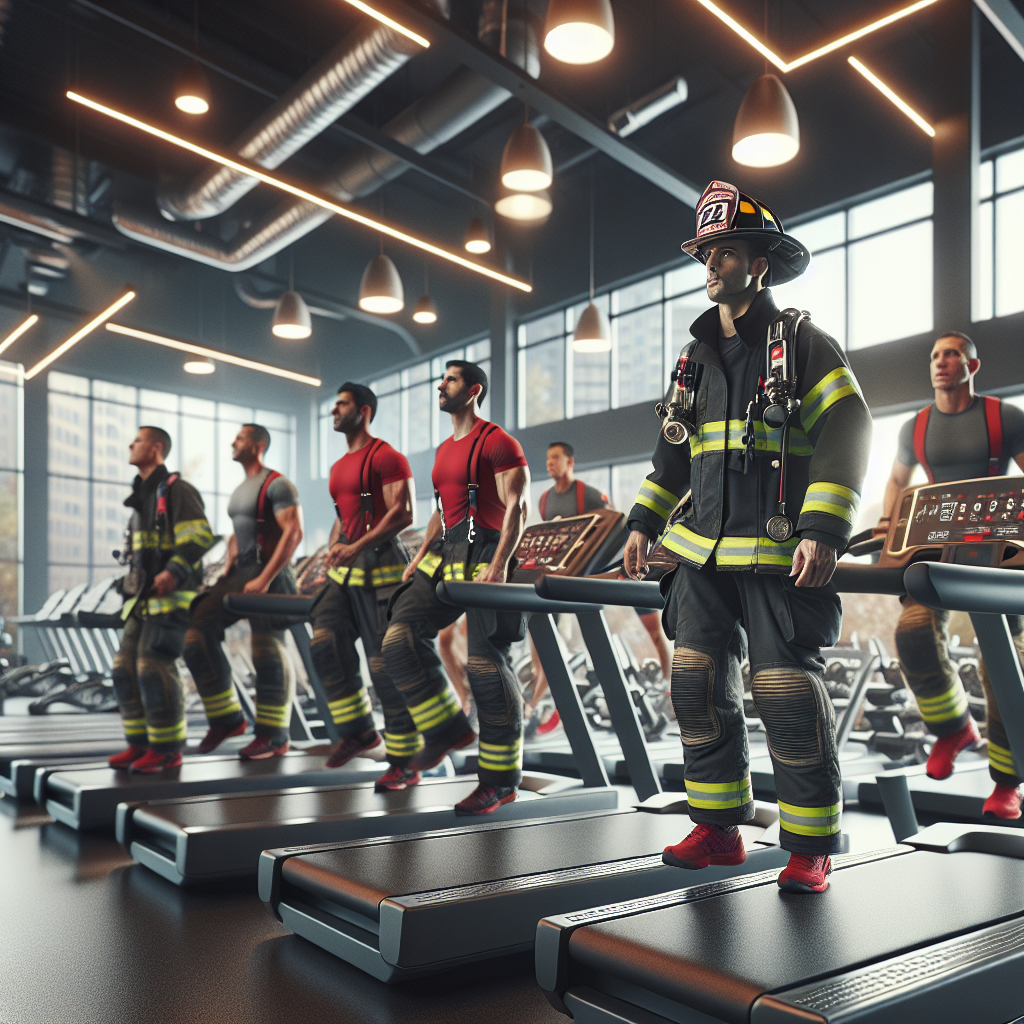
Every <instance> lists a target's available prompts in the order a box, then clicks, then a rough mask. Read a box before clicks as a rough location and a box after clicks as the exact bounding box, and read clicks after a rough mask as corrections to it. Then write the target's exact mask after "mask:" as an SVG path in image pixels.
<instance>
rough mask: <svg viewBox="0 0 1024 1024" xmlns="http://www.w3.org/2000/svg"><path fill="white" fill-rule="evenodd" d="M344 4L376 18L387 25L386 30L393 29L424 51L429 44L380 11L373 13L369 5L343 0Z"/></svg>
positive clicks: (358, 0) (352, 0) (360, 0)
mask: <svg viewBox="0 0 1024 1024" xmlns="http://www.w3.org/2000/svg"><path fill="white" fill-rule="evenodd" d="M345 3H347V4H351V5H352V6H353V7H355V8H356V9H357V10H360V11H362V12H363V14H368V15H369V16H370V17H371V18H376V19H377V21H379V22H380V23H381V24H382V25H387V26H388V28H393V29H394V30H395V31H396V32H399V33H401V34H402V35H403V36H405V37H406V38H407V39H411V40H412V41H413V42H414V43H419V44H420V46H422V47H423V48H424V49H426V48H427V47H428V46H430V42H429V41H428V40H426V39H424V38H423V36H420V35H417V34H416V33H415V32H413V31H412V30H411V29H408V28H406V27H405V26H404V25H399V24H398V22H397V21H392V20H391V19H390V18H389V17H388V16H387V15H386V14H381V13H380V11H375V10H374V9H373V8H372V7H371V6H370V5H369V4H364V3H363V2H362V0H345Z"/></svg>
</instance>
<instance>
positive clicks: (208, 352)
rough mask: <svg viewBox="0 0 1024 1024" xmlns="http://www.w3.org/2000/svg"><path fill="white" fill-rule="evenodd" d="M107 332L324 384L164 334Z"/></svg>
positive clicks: (127, 329)
mask: <svg viewBox="0 0 1024 1024" xmlns="http://www.w3.org/2000/svg"><path fill="white" fill-rule="evenodd" d="M107 330H108V331H112V332H113V333H114V334H126V335H128V337H130V338H138V339H139V340H140V341H151V342H152V343H153V344H154V345H163V346H164V347H165V348H176V349H177V350H178V351H179V352H190V353H191V354H192V355H196V356H205V357H206V358H207V359H213V360H215V361H217V362H221V363H230V364H231V365H232V366H241V367H244V368H245V369H246V370H258V371H259V372H260V373H269V374H270V375H271V376H273V377H284V379H285V380H294V381H297V382H298V383H299V384H309V385H310V387H314V388H318V387H320V385H321V384H322V383H323V382H322V381H321V380H320V378H319V377H307V376H306V375H305V374H304V373H294V372H293V371H292V370H282V369H281V368H280V367H279V366H270V365H269V364H268V363H257V362H256V361H255V360H253V359H243V358H242V357H241V356H233V355H231V354H230V353H229V352H218V351H217V350H216V349H212V348H204V347H203V346H202V345H193V344H191V343H190V342H187V341H178V339H177V338H166V337H164V336H163V335H162V334H150V333H149V331H139V330H136V328H134V327H124V326H123V325H122V324H107Z"/></svg>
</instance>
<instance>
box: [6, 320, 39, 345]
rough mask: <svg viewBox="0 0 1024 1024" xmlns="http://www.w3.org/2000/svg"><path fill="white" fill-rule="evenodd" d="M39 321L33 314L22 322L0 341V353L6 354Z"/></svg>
mask: <svg viewBox="0 0 1024 1024" xmlns="http://www.w3.org/2000/svg"><path fill="white" fill-rule="evenodd" d="M38 320H39V317H38V316H36V314H35V313H33V314H31V316H29V317H28V318H27V319H25V320H23V321H22V322H21V323H20V324H18V326H17V327H15V328H14V330H13V331H11V333H10V334H8V335H7V337H6V338H4V340H3V341H0V353H3V352H6V351H7V350H8V349H9V348H10V347H11V346H12V345H13V344H14V343H15V342H16V341H17V340H18V339H19V338H20V337H21V336H22V335H23V334H24V333H25V332H26V331H27V330H28V329H29V328H30V327H31V326H32V325H33V324H35V323H36V322H37V321H38Z"/></svg>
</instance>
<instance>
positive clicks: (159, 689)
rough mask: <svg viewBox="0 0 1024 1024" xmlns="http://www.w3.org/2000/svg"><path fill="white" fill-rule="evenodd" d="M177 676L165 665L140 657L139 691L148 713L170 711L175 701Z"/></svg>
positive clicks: (178, 684)
mask: <svg viewBox="0 0 1024 1024" xmlns="http://www.w3.org/2000/svg"><path fill="white" fill-rule="evenodd" d="M179 687H180V683H179V682H178V680H177V678H176V677H175V676H173V675H172V674H171V673H170V672H169V671H168V670H167V668H166V667H165V666H164V665H161V664H160V662H158V661H153V660H150V659H149V658H140V659H139V693H140V694H141V696H142V703H143V705H144V707H145V708H146V713H147V714H150V713H152V712H160V711H168V710H170V708H171V707H172V706H173V703H174V697H175V694H174V690H175V689H177V688H179Z"/></svg>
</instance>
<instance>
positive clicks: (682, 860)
mask: <svg viewBox="0 0 1024 1024" xmlns="http://www.w3.org/2000/svg"><path fill="white" fill-rule="evenodd" d="M746 859H747V851H746V850H745V849H744V848H743V836H741V835H740V830H739V829H736V830H735V831H734V832H723V831H722V830H721V829H720V828H718V827H717V826H715V825H697V826H695V827H694V829H693V831H692V832H691V833H690V834H689V835H688V836H687V837H686V838H685V839H684V840H683V841H682V842H681V843H677V844H676V845H675V846H666V847H665V852H664V853H662V855H661V861H662V863H663V864H667V865H668V866H669V867H673V868H690V869H692V870H699V869H700V868H706V867H708V866H709V865H711V864H742V863H743V862H744V861H745V860H746Z"/></svg>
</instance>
